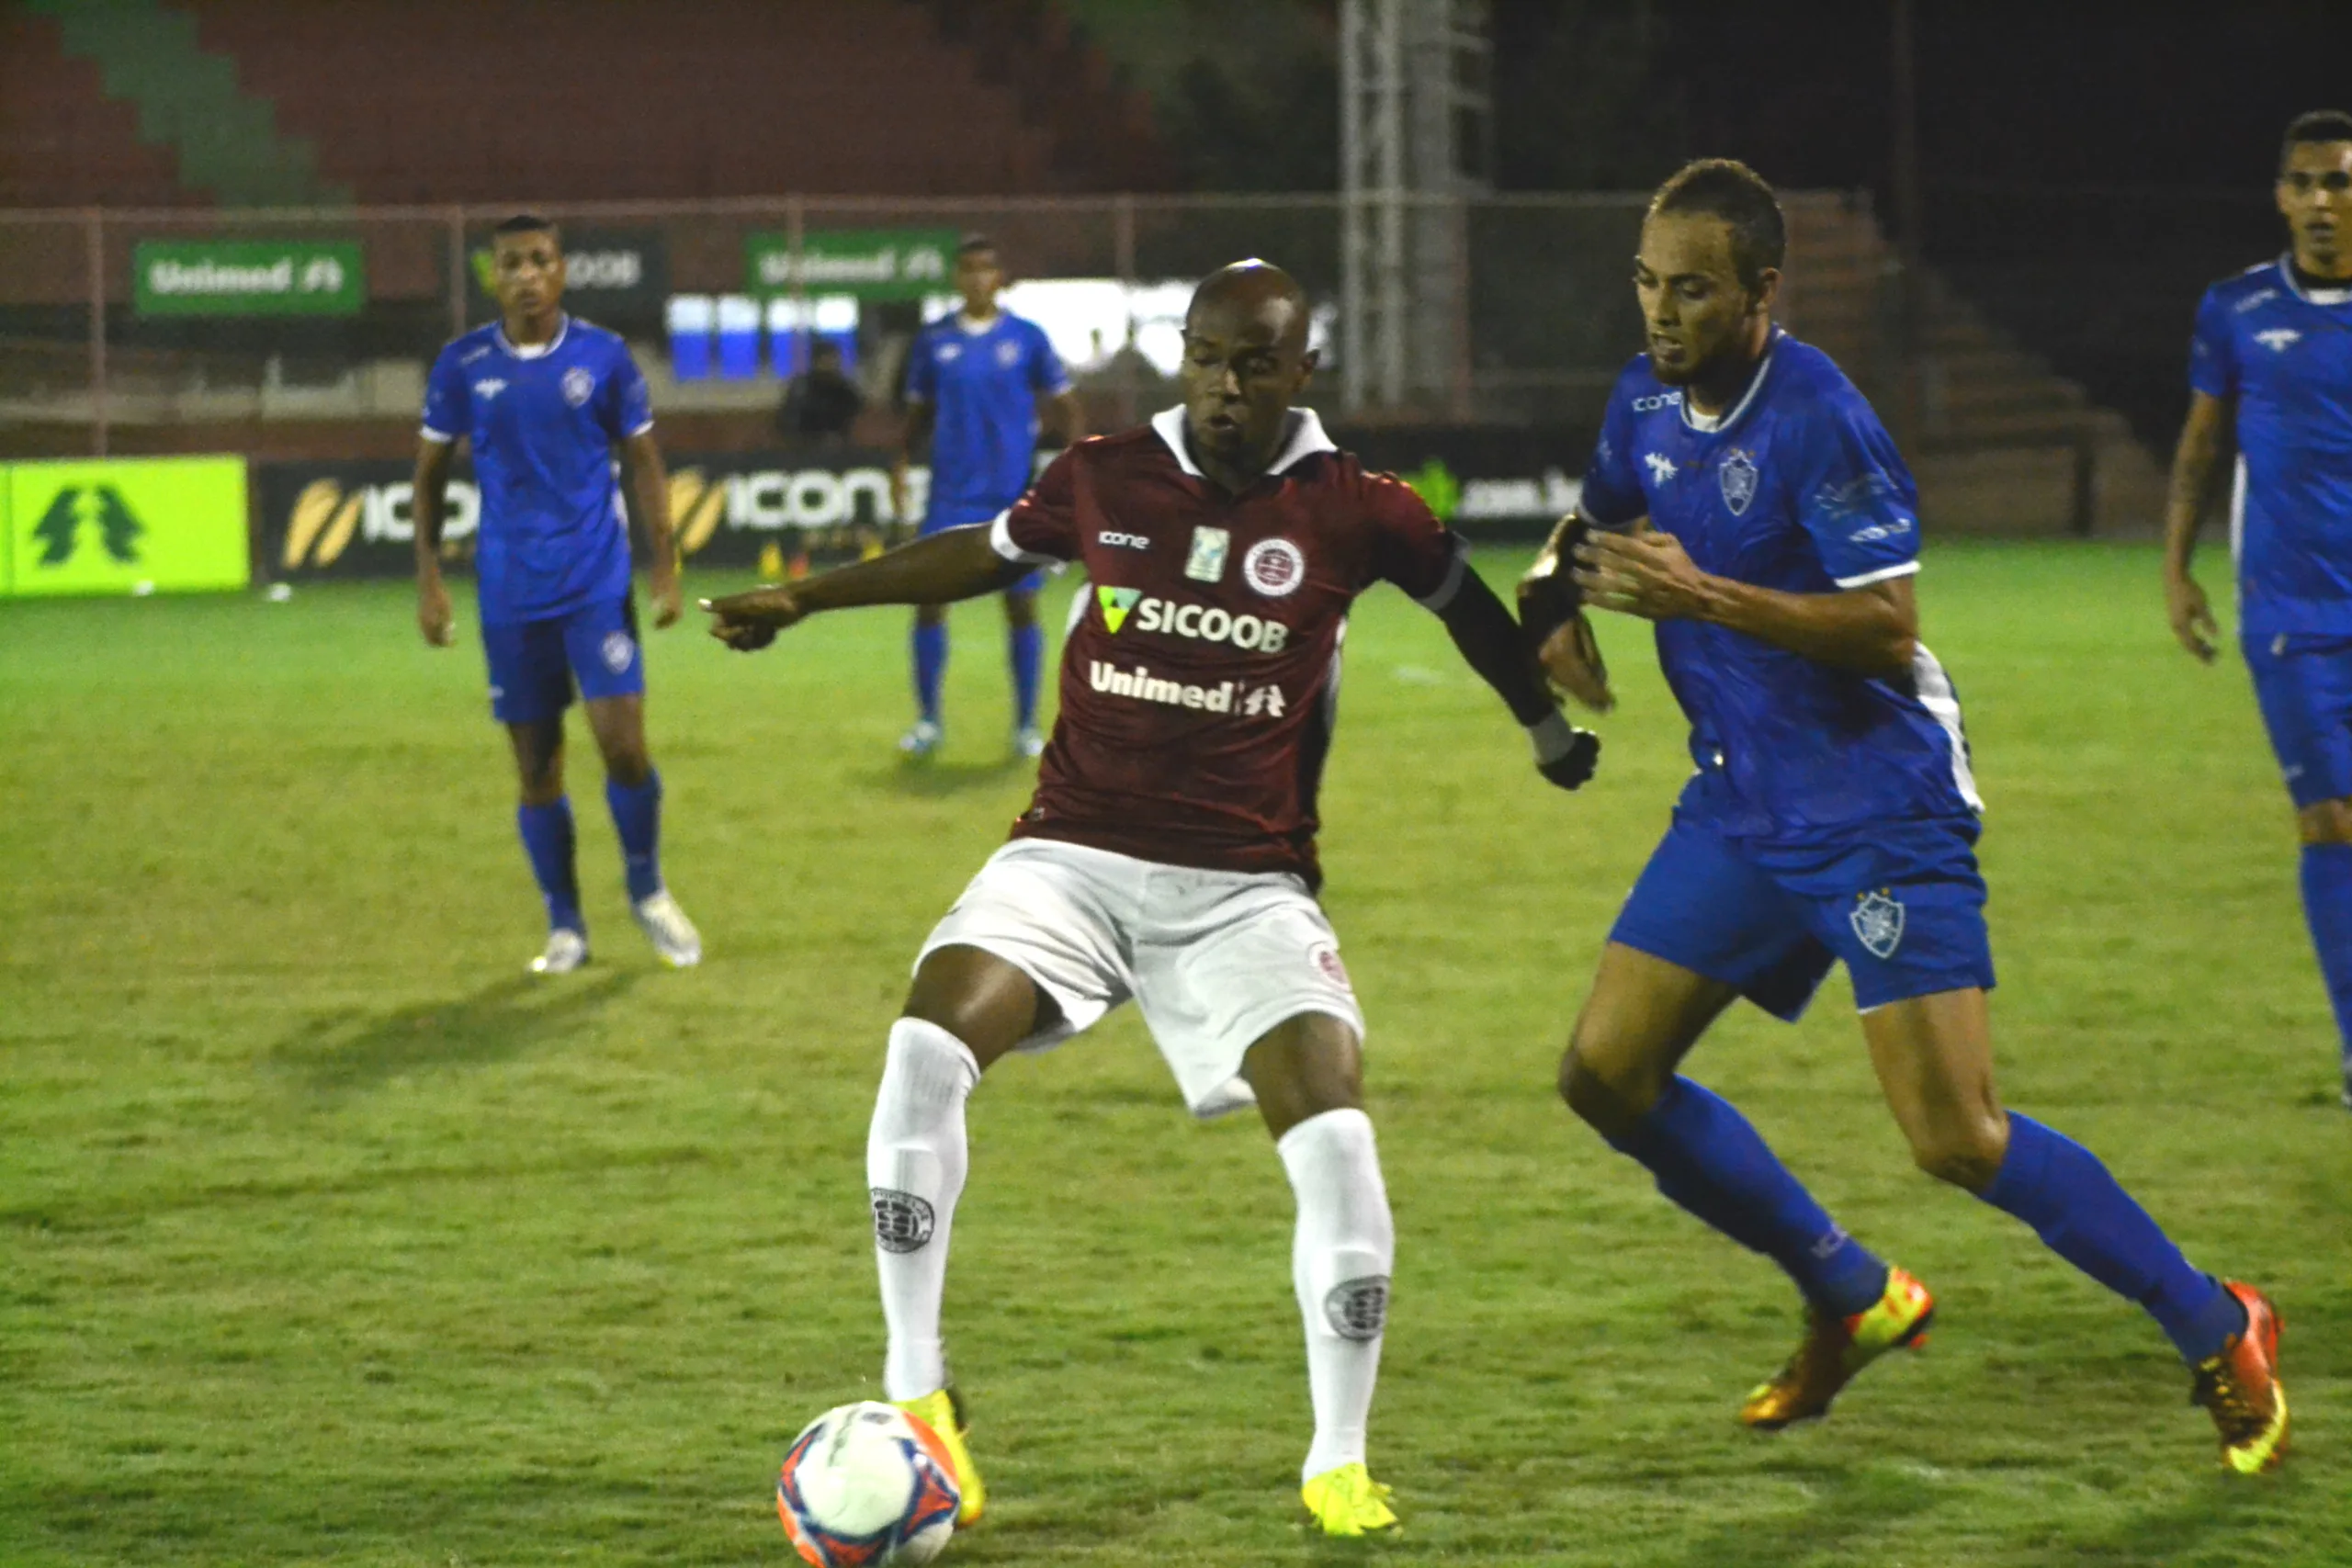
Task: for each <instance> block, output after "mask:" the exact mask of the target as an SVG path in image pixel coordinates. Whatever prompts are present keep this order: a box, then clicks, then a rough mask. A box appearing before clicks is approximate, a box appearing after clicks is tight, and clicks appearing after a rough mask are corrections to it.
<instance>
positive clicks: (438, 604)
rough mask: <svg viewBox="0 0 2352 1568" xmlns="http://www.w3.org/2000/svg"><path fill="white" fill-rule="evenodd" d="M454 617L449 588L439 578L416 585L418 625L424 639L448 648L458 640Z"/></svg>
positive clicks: (439, 646)
mask: <svg viewBox="0 0 2352 1568" xmlns="http://www.w3.org/2000/svg"><path fill="white" fill-rule="evenodd" d="M454 625H455V621H454V617H453V616H452V615H451V614H450V610H449V590H448V589H447V587H446V586H444V585H443V583H442V581H441V580H440V579H439V578H437V577H436V578H434V579H432V580H430V581H424V582H420V583H418V584H417V585H416V626H417V630H419V631H421V632H423V633H424V640H425V641H426V642H429V643H431V644H432V645H433V646H434V647H435V648H447V647H448V646H449V645H450V644H451V643H452V642H454V641H456V640H457V637H456V633H455V631H454V630H453V626H454Z"/></svg>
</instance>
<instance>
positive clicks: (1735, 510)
mask: <svg viewBox="0 0 2352 1568" xmlns="http://www.w3.org/2000/svg"><path fill="white" fill-rule="evenodd" d="M1715 477H1716V478H1717V479H1721V480H1722V481H1723V487H1724V505H1725V506H1728V507H1730V508H1731V514H1732V515H1733V516H1734V517H1737V516H1739V515H1741V514H1742V513H1745V512H1747V503H1748V502H1751V501H1754V500H1755V499H1756V455H1755V454H1754V453H1752V452H1743V451H1742V450H1740V449H1739V448H1738V447H1736V446H1735V447H1733V448H1732V449H1731V451H1730V453H1729V454H1728V455H1727V456H1726V457H1724V460H1723V462H1722V464H1721V465H1720V466H1719V467H1718V468H1716V470H1715Z"/></svg>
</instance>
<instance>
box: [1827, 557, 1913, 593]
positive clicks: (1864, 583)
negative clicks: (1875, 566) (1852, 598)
mask: <svg viewBox="0 0 2352 1568" xmlns="http://www.w3.org/2000/svg"><path fill="white" fill-rule="evenodd" d="M1918 570H1919V563H1918V562H1917V561H1915V560H1907V561H1905V562H1904V563H1903V564H1902V565H1900V566H1888V567H1881V568H1880V569H1879V570H1876V571H1866V572H1864V573H1862V574H1861V575H1860V577H1841V578H1839V579H1838V587H1840V588H1868V587H1869V586H1870V585H1871V583H1873V582H1892V581H1894V580H1895V579H1896V578H1898V577H1910V576H1913V575H1914V574H1916V573H1917V571H1918Z"/></svg>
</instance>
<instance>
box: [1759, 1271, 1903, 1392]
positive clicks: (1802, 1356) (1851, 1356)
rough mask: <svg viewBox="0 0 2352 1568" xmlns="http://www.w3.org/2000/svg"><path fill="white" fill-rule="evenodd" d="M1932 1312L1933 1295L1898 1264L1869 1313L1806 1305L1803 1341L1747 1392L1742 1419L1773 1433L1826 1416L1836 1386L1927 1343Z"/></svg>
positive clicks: (1838, 1387) (1841, 1386)
mask: <svg viewBox="0 0 2352 1568" xmlns="http://www.w3.org/2000/svg"><path fill="white" fill-rule="evenodd" d="M1935 1315H1936V1298H1935V1297H1933V1296H1931V1295H1929V1294H1928V1287H1927V1286H1925V1285H1923V1284H1921V1283H1919V1281H1918V1280H1916V1279H1914V1278H1913V1277H1912V1276H1911V1275H1909V1274H1907V1273H1905V1272H1904V1271H1903V1270H1902V1269H1888V1270H1887V1271H1886V1292H1885V1293H1884V1294H1883V1295H1882V1296H1880V1297H1879V1299H1878V1304H1877V1305H1875V1306H1873V1307H1871V1308H1870V1310H1868V1311H1867V1312H1859V1313H1856V1314H1854V1315H1853V1316H1851V1317H1831V1316H1829V1315H1828V1314H1826V1313H1823V1312H1822V1311H1821V1310H1820V1309H1818V1308H1815V1307H1808V1308H1806V1309H1805V1335H1804V1343H1803V1344H1801V1345H1799V1346H1798V1347H1797V1350H1796V1354H1795V1355H1793V1356H1791V1357H1790V1358H1789V1364H1788V1365H1787V1366H1785V1367H1782V1368H1781V1372H1780V1375H1779V1376H1778V1377H1775V1378H1773V1379H1772V1380H1771V1381H1770V1382H1765V1383H1759V1384H1758V1385H1757V1387H1756V1388H1755V1390H1754V1391H1753V1392H1752V1393H1749V1394H1748V1396H1747V1404H1743V1405H1741V1406H1740V1407H1739V1418H1740V1420H1742V1421H1743V1422H1745V1423H1747V1425H1748V1426H1750V1427H1755V1428H1756V1429H1757V1430H1758V1431H1759V1432H1777V1431H1779V1430H1780V1429H1781V1427H1786V1426H1788V1425H1790V1424H1791V1423H1792V1422H1797V1421H1811V1420H1814V1419H1815V1418H1816V1417H1818V1416H1826V1415H1827V1414H1829V1404H1830V1402H1831V1401H1832V1400H1834V1399H1836V1398H1837V1397H1838V1391H1839V1390H1841V1389H1843V1388H1844V1387H1845V1386H1846V1385H1847V1384H1848V1383H1849V1382H1853V1381H1854V1377H1855V1375H1856V1374H1857V1373H1859V1372H1860V1371H1861V1370H1862V1369H1863V1368H1864V1367H1867V1366H1869V1365H1870V1364H1871V1362H1872V1361H1875V1360H1877V1359H1879V1358H1880V1357H1881V1356H1883V1355H1885V1354H1886V1353H1887V1352H1888V1351H1889V1350H1908V1349H1916V1348H1918V1347H1919V1346H1921V1345H1923V1344H1925V1343H1927V1338H1928V1324H1929V1323H1931V1322H1933V1321H1934V1319H1935Z"/></svg>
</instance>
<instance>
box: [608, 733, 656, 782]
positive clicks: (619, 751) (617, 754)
mask: <svg viewBox="0 0 2352 1568" xmlns="http://www.w3.org/2000/svg"><path fill="white" fill-rule="evenodd" d="M652 776H653V758H652V756H651V755H650V753H649V752H648V751H647V750H646V749H645V743H644V742H643V741H642V740H639V741H637V742H635V743H633V744H632V743H629V742H623V743H622V744H620V745H617V746H614V747H611V748H608V749H607V750H605V777H606V778H609V779H611V780H612V781H613V782H614V783H615V784H619V785H620V786H621V787H622V788H623V789H638V788H640V787H642V786H643V785H644V784H645V782H646V781H647V780H648V779H650V778H651V777H652Z"/></svg>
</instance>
